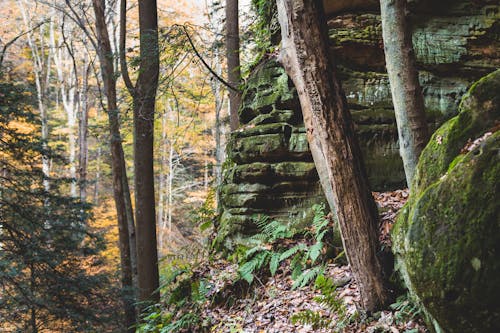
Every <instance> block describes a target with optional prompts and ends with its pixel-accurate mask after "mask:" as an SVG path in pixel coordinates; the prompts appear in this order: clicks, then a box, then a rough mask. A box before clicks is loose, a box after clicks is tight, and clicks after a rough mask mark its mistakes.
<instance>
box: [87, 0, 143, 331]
mask: <svg viewBox="0 0 500 333" xmlns="http://www.w3.org/2000/svg"><path fill="white" fill-rule="evenodd" d="M105 1H106V0H93V7H94V13H95V18H96V23H95V24H96V34H97V37H98V38H97V39H98V43H99V44H98V50H97V53H98V56H99V62H100V65H101V75H102V81H103V84H104V92H105V95H106V98H107V102H108V103H107V104H108V105H107V108H108V109H107V113H108V119H109V132H110V133H109V134H110V150H111V171H112V174H113V195H114V199H115V205H116V213H117V218H118V236H119V246H120V265H121V270H122V272H121V274H122V281H121V282H122V288H123V303H124V309H125V325H126V327H127V331H128V332H135V328H134V327H133V326H134V325H135V323H136V319H135V306H134V303H135V301H134V293H133V290H134V288H133V287H134V286H133V279H132V264H131V252H130V242H129V230H128V228H129V223H128V219H129V218H131V216H132V213H131V212H127V209H130V207H128V205H127V200H126V198H125V196H127V195H128V196H129V197H130V192H128V185H127V184H128V182H127V175H126V173H125V170H126V169H125V158H124V154H123V147H122V139H121V135H120V122H119V117H118V105H117V94H116V80H115V73H114V65H113V53H112V51H111V43H110V40H109V34H108V29H107V26H106V19H105V12H106V11H105ZM129 201H130V199H129Z"/></svg>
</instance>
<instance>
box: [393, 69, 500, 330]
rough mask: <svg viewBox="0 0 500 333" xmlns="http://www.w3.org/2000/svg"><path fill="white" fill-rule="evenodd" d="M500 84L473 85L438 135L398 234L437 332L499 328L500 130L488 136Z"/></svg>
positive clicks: (407, 275) (398, 246)
mask: <svg viewBox="0 0 500 333" xmlns="http://www.w3.org/2000/svg"><path fill="white" fill-rule="evenodd" d="M499 80H500V71H497V72H495V73H493V74H490V75H488V76H486V77H485V78H484V79H482V80H480V81H479V82H478V83H476V84H474V85H473V87H472V88H471V89H470V92H469V93H468V94H467V95H466V96H465V97H464V99H463V101H462V103H461V110H460V111H461V112H460V114H459V115H458V116H457V117H455V118H453V119H451V120H450V121H448V122H447V123H446V124H444V125H443V126H442V127H441V128H440V129H439V130H438V131H437V132H436V133H435V134H434V136H433V137H432V139H431V142H430V143H429V144H428V146H427V147H426V148H425V150H424V153H423V154H422V156H421V159H420V162H419V165H418V172H417V175H418V176H417V177H418V179H417V181H416V184H417V186H414V187H413V189H412V193H411V195H410V200H409V202H408V203H407V204H406V206H405V207H404V208H403V209H402V211H401V213H400V216H399V217H398V221H397V223H396V225H395V226H394V228H393V231H392V239H393V244H394V245H393V251H394V253H395V256H396V262H397V265H396V267H397V269H398V270H399V272H400V273H401V275H402V277H403V279H404V281H405V283H406V285H407V287H408V288H409V290H410V292H411V294H412V295H413V296H414V297H415V298H416V299H417V301H418V303H419V304H421V306H422V307H423V309H424V312H425V313H426V314H427V317H428V319H429V321H430V322H431V323H432V325H433V327H434V329H435V330H436V331H437V332H450V333H455V332H457V333H458V332H477V333H479V332H498V331H500V298H498V295H499V294H500V261H499V260H498V257H499V255H500V234H499V233H498V230H500V216H499V214H500V205H499V202H500V195H499V193H500V182H499V181H498V180H499V179H500V154H499V151H500V131H496V132H495V130H494V129H493V132H494V133H493V134H492V135H490V136H484V133H485V132H486V131H488V130H489V129H492V128H493V127H495V126H497V127H498V121H499V119H500V117H499V109H500V104H499V97H498V95H497V94H498V91H500V90H499V89H498V88H499V84H500V81H499ZM477 138H481V140H482V141H481V140H479V141H477V142H476V144H475V145H474V146H470V142H471V140H475V139H477ZM464 147H467V149H465V150H464Z"/></svg>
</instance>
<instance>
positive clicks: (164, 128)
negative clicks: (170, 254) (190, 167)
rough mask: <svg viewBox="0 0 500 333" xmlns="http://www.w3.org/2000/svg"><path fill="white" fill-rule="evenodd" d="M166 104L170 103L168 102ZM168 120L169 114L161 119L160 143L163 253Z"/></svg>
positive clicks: (159, 205)
mask: <svg viewBox="0 0 500 333" xmlns="http://www.w3.org/2000/svg"><path fill="white" fill-rule="evenodd" d="M166 103H169V101H168V100H167V102H166ZM167 120H168V112H164V113H163V115H162V117H161V142H160V154H161V156H160V176H159V179H158V182H159V184H158V217H157V221H158V226H159V228H158V238H159V239H158V243H159V246H158V248H159V250H160V251H162V250H163V247H164V236H165V227H164V225H165V223H164V220H165V192H166V184H165V183H166V177H165V174H166V172H167V170H166V169H167V167H168V166H167V147H168V141H167Z"/></svg>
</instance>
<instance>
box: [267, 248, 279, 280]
mask: <svg viewBox="0 0 500 333" xmlns="http://www.w3.org/2000/svg"><path fill="white" fill-rule="evenodd" d="M280 256H281V253H278V252H274V253H273V254H272V255H271V259H270V260H269V270H270V271H271V276H274V274H276V271H277V270H278V267H279V264H280Z"/></svg>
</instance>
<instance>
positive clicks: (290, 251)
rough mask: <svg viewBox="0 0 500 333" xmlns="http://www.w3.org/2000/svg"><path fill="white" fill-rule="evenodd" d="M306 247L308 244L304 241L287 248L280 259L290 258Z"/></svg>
mask: <svg viewBox="0 0 500 333" xmlns="http://www.w3.org/2000/svg"><path fill="white" fill-rule="evenodd" d="M305 248H306V245H305V244H303V243H300V244H298V245H295V246H294V247H292V248H290V249H288V250H286V251H285V252H283V253H282V254H281V256H280V261H283V260H285V259H288V258H290V257H291V256H293V255H294V254H295V253H297V252H299V251H301V250H304V249H305Z"/></svg>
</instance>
